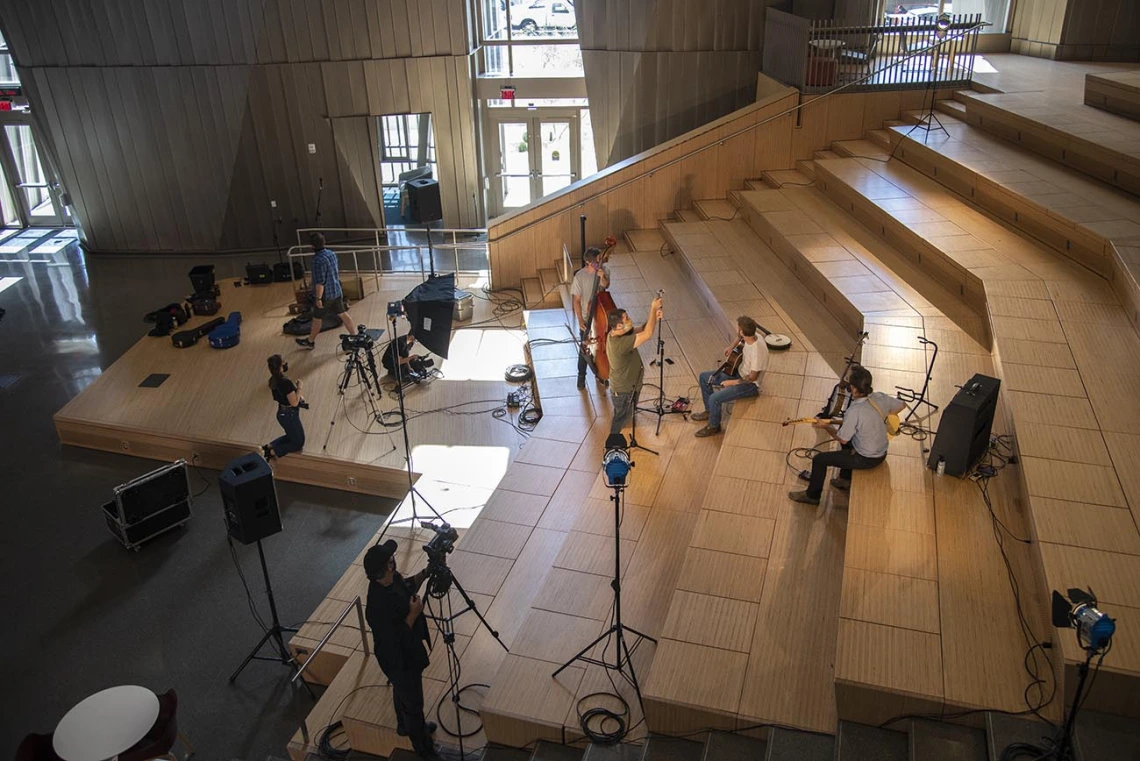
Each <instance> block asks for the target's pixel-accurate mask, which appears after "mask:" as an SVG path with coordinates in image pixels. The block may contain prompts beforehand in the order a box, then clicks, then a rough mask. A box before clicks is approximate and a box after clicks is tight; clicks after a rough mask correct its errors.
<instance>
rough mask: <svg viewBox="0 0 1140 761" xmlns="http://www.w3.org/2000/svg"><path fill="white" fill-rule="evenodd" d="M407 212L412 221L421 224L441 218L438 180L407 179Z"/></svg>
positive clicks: (441, 210)
mask: <svg viewBox="0 0 1140 761" xmlns="http://www.w3.org/2000/svg"><path fill="white" fill-rule="evenodd" d="M406 185H407V187H408V213H409V214H411V215H412V221H413V222H418V223H419V224H421V225H426V224H427V223H429V222H438V221H439V220H441V219H443V204H442V203H441V202H440V200H439V182H438V181H437V180H433V179H430V178H421V179H418V180H408V182H407V183H406Z"/></svg>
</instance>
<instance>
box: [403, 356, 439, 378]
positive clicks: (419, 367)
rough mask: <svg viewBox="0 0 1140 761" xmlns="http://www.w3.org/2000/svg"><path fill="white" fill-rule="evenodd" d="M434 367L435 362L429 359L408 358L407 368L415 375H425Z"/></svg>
mask: <svg viewBox="0 0 1140 761" xmlns="http://www.w3.org/2000/svg"><path fill="white" fill-rule="evenodd" d="M434 366H435V360H434V359H432V358H431V357H409V358H408V367H410V368H411V370H412V372H413V373H415V374H416V375H427V373H428V370H430V369H431V368H432V367H434Z"/></svg>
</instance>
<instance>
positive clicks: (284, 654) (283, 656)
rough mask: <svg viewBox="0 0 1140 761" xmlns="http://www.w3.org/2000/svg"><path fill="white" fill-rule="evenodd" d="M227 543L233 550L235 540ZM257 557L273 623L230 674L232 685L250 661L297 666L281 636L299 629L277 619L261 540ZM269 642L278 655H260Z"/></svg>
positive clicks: (258, 541) (310, 693)
mask: <svg viewBox="0 0 1140 761" xmlns="http://www.w3.org/2000/svg"><path fill="white" fill-rule="evenodd" d="M227 541H229V542H231V544H230V548H231V549H232V548H233V544H232V542H233V540H232V539H229V538H228V537H227ZM257 555H258V557H259V558H261V575H262V576H263V577H264V578H265V594H266V596H267V597H269V614H270V616H271V617H272V621H271V624H270V626H269V628H268V629H267V630H266V632H265V634H263V635H262V637H261V639H259V640H258V641H257V644H256V645H254V646H253V649H252V650H250V651H249V655H247V656H246V657H245V660H244V661H242V662H241V665H240V666H238V667H237V671H235V672H234V673H232V674H230V679H229V682H230V684H233V683H234V681H235V680H236V679H237V678H238V675H239V674H241V672H242V671H243V670H244V669H245V667H246V666H248V665H249V663H250V661H274V662H276V663H282V664H284V665H286V666H292V665H294V664H295V660H294V658H293V656H292V655H290V654H289V650H288V648H286V647H285V640H284V638H283V637H282V636H281V635H282V634H283V633H284V632H296V631H297V629H295V628H294V627H292V626H282V625H281V619H280V618H278V617H277V601H276V600H275V599H274V598H273V586H272V585H271V584H270V583H269V566H267V565H266V564H265V550H264V549H263V548H262V546H261V540H260V539H258V540H257ZM267 642H272V643H273V645H274V647H275V648H276V649H277V655H275V656H269V655H259V653H260V652H261V648H263V647H265V643H267ZM305 687H306V689H308V690H309V695H312V694H313V691H312V689H311V688H309V685H308V683H306V684H305Z"/></svg>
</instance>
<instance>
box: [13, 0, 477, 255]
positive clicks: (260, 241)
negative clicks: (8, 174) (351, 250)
mask: <svg viewBox="0 0 1140 761" xmlns="http://www.w3.org/2000/svg"><path fill="white" fill-rule="evenodd" d="M472 2H473V0H146V1H145V2H141V1H140V2H138V3H126V2H123V1H122V0H0V25H2V26H3V31H4V34H5V37H6V39H7V40H8V42H9V45H10V47H11V49H12V51H13V54H14V57H15V59H16V61H17V63H18V66H19V71H20V74H21V78H22V81H23V82H24V83H25V86H26V89H27V92H28V96H29V99H30V101H31V103H32V106H33V116H34V118H35V119H37V121H38V123H39V125H40V126H41V128H42V132H43V135H44V137H45V140H44V142H45V145H43V146H42V149H43V150H44V151H46V152H47V153H48V154H49V155H50V156H51V157H52V159H53V160H54V163H56V164H57V166H58V169H59V173H60V176H61V180H62V183H63V186H64V188H65V189H66V190H67V191H68V193H69V194H70V196H71V198H72V199H73V204H74V211H75V216H76V218H77V220H78V222H79V225H80V228H81V234H82V236H83V237H82V239H83V242H84V244H85V245H86V246H87V247H88V248H89V249H91V250H96V251H139V252H144V251H217V250H231V249H251V248H262V249H268V248H271V247H272V246H273V236H274V231H275V230H274V228H275V227H277V230H276V232H277V233H278V237H279V240H280V241H281V242H282V243H283V245H285V246H287V245H288V244H289V243H290V242H291V241H292V240H293V239H294V235H293V230H294V229H295V228H297V227H305V226H309V225H312V224H314V223H315V222H316V211H317V197H318V187H319V186H320V185H321V183H322V182H323V186H324V187H323V191H321V192H320V197H321V205H320V210H321V224H322V226H325V227H373V226H378V225H381V224H382V216H381V215H382V212H381V203H380V195H379V189H378V181H377V177H376V175H377V172H378V167H377V163H376V158H377V156H376V154H377V153H378V151H377V147H376V145H375V143H376V128H375V120H374V118H372V117H375V116H379V115H382V114H394V113H408V112H417V113H421V112H428V113H431V114H432V121H433V126H434V129H435V138H436V145H437V156H438V174H439V179H440V185H441V197H442V203H443V209H444V222H445V224H448V225H449V226H467V227H473V226H476V225H478V224H479V223H480V221H481V217H480V212H479V209H478V200H477V199H478V197H479V196H478V188H479V181H480V180H479V177H478V169H477V164H476V158H477V157H476V133H475V111H474V102H473V97H472V80H471V77H472V72H473V53H472V50H473V32H472V26H471V22H470V19H471V18H472V16H471V9H472V7H473V6H472ZM309 145H313V146H315V148H316V151H315V153H310V152H309V150H308V147H309ZM271 201H276V203H277V209H276V211H275V212H274V211H273V210H271V208H270V202H271ZM275 219H280V224H275V222H274V220H275Z"/></svg>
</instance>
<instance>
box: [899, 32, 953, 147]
mask: <svg viewBox="0 0 1140 761" xmlns="http://www.w3.org/2000/svg"><path fill="white" fill-rule="evenodd" d="M945 35H946V32H945V31H944V30H941V29H936V30H935V40H936V41H935V43H934V49H933V50H931V52H930V77H929V78H928V79H927V82H926V91H927V92H929V93H930V110H929V111H927V113H926V116H924V117H922V118H921V119H919V120H918V123H917V124H915V125H914V126H913V127H911V128H910V129H909V130H908V131H907V133H906V134H907V137H910V133H911V132H914V131H915V130H916V129H919V128H922V129H924V130H926V135H925V136H924V137H923V138H922V142H923V144H925V143H926V141H927V140H929V139H930V133H931V132H932V131H934V130H936V129H940V130H942V133H943V134H944V135H946V137H950V133H949V132H948V131H947V130H946V127H945V126H943V124H942V122H941V121H940V120H939V119H938V115H937V114H935V112H934V104H935V103H936V102H937V98H938V88H937V87H936V86H935V84H934V79H935V77H936V76H937V73H938V72H937V69H938V54H939V53H940V52H941V50H942V43H944V42H945V41H946V40H945ZM925 100H926V98H925V97H924V98H923V101H924V102H925ZM935 125H937V126H935Z"/></svg>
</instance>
